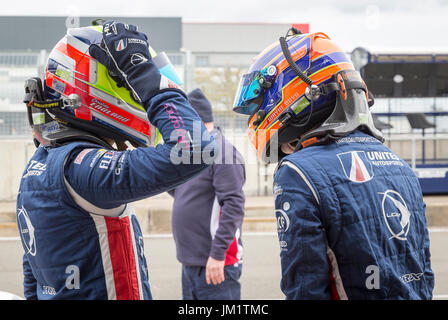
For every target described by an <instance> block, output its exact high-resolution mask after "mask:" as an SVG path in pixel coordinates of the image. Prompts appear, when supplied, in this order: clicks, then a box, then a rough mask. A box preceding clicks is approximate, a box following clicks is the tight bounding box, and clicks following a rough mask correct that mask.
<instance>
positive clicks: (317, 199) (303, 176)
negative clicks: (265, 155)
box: [281, 161, 320, 205]
mask: <svg viewBox="0 0 448 320" xmlns="http://www.w3.org/2000/svg"><path fill="white" fill-rule="evenodd" d="M283 165H287V166H288V167H290V168H291V169H293V170H294V171H295V172H297V173H298V174H299V175H300V177H302V179H303V181H305V183H306V185H307V186H308V188H310V190H311V192H312V193H313V196H314V198H315V199H316V201H317V204H318V205H320V202H319V198H318V197H317V193H316V191H315V190H314V188H313V186H312V185H311V182H310V181H309V180H308V178H307V177H306V176H305V174H304V173H303V172H302V170H300V169H299V168H298V167H297V166H296V165H294V164H293V163H291V162H289V161H285V162H283V163H282V165H281V166H283Z"/></svg>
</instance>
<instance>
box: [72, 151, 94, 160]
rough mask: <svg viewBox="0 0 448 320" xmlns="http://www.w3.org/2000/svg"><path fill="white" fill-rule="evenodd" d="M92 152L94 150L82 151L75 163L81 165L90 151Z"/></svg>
mask: <svg viewBox="0 0 448 320" xmlns="http://www.w3.org/2000/svg"><path fill="white" fill-rule="evenodd" d="M92 150H93V149H92V148H90V149H84V150H82V151H81V152H80V153H79V154H78V156H77V157H76V159H75V161H74V163H75V164H81V162H82V160H84V157H85V156H86V154H88V153H89V152H90V151H92Z"/></svg>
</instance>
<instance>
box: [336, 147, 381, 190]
mask: <svg viewBox="0 0 448 320" xmlns="http://www.w3.org/2000/svg"><path fill="white" fill-rule="evenodd" d="M337 156H338V158H339V162H340V163H341V166H342V169H343V171H344V174H345V176H346V177H347V178H348V179H349V180H350V181H352V182H358V183H362V182H367V181H370V180H372V178H373V176H374V173H373V168H372V164H371V163H370V161H369V160H368V159H367V156H366V153H365V152H364V151H349V152H343V153H338V154H337Z"/></svg>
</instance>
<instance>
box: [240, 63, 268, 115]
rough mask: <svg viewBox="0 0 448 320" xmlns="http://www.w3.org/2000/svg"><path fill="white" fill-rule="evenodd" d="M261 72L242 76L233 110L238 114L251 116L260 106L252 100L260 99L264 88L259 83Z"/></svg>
mask: <svg viewBox="0 0 448 320" xmlns="http://www.w3.org/2000/svg"><path fill="white" fill-rule="evenodd" d="M259 77H260V72H259V71H254V72H251V73H247V74H244V75H242V76H241V79H240V82H239V85H238V90H237V92H236V94H235V100H234V102H233V110H234V111H235V112H237V113H241V114H247V115H251V114H252V113H253V112H254V111H255V109H256V108H257V107H258V106H259V105H258V104H254V103H252V102H251V100H253V99H255V98H258V97H259V96H260V95H261V93H262V91H263V88H262V87H261V85H260V83H259Z"/></svg>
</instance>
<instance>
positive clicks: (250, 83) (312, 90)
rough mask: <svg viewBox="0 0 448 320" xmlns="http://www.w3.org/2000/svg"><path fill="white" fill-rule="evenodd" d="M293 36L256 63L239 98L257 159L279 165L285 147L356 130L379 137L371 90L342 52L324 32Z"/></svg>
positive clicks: (238, 106) (243, 80)
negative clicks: (369, 95)
mask: <svg viewBox="0 0 448 320" xmlns="http://www.w3.org/2000/svg"><path fill="white" fill-rule="evenodd" d="M294 31H295V32H293V34H292V35H288V36H287V37H286V38H285V37H281V38H280V41H276V42H274V43H273V44H271V45H270V46H269V47H267V48H266V49H265V50H263V51H262V52H261V53H260V54H259V55H258V56H257V57H256V58H255V59H254V61H253V63H252V65H251V66H250V68H249V71H248V73H247V74H245V75H243V76H242V77H241V79H240V83H239V87H238V90H237V93H236V95H235V100H234V105H233V110H234V111H235V112H238V113H242V114H247V115H249V122H248V135H249V139H250V140H251V142H252V144H253V145H254V146H255V148H256V150H257V153H258V155H259V157H260V158H262V159H264V160H265V161H267V162H275V161H278V160H279V159H280V158H281V157H283V156H284V155H285V154H284V153H283V152H282V151H281V148H280V147H279V146H280V145H281V144H283V143H291V142H293V143H294V148H296V147H297V148H301V147H305V146H308V145H309V144H311V143H317V142H322V141H323V138H324V137H325V138H328V137H329V136H332V137H337V136H343V135H347V134H348V133H350V132H351V131H353V130H355V129H356V128H358V127H359V128H364V127H365V128H366V129H367V130H366V131H368V132H370V133H372V134H373V135H375V136H377V137H379V138H381V133H380V132H379V131H378V130H376V128H375V127H374V126H373V121H372V119H371V116H370V112H369V106H368V104H367V97H368V92H367V87H366V86H365V84H364V81H363V80H362V79H361V77H360V75H359V73H358V72H356V71H355V68H354V67H353V64H352V62H351V61H350V59H349V58H348V57H347V56H346V54H345V53H344V51H342V50H341V49H340V48H339V47H338V46H337V45H336V44H335V43H334V42H333V41H331V40H330V38H329V37H328V36H327V35H326V34H324V33H320V32H319V33H311V34H301V33H300V32H297V31H296V30H294ZM337 102H340V103H339V104H337ZM344 110H345V111H344ZM339 113H340V114H339ZM342 113H343V114H342ZM338 116H340V117H339V118H338V119H336V118H337V117H338ZM313 128H316V129H315V130H312V133H310V130H311V129H313Z"/></svg>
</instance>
